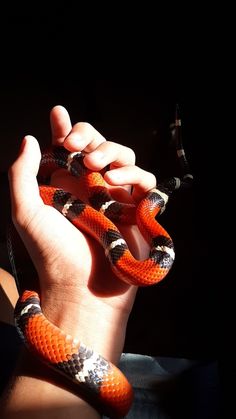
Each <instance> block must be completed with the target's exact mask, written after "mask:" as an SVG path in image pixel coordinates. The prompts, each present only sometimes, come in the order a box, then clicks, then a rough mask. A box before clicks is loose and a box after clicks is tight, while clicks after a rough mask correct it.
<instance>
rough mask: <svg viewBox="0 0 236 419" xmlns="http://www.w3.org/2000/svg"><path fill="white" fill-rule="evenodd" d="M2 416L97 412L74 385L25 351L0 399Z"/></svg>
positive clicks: (91, 417) (24, 418)
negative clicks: (76, 392)
mask: <svg viewBox="0 0 236 419" xmlns="http://www.w3.org/2000/svg"><path fill="white" fill-rule="evenodd" d="M0 412H1V415H0V416H1V418H2V419H15V418H18V419H30V418H34V419H41V418H42V419H45V418H48V419H54V418H55V419H64V418H66V419H74V418H86V419H98V418H100V417H101V416H100V414H99V413H98V411H97V410H95V409H94V408H93V407H92V405H91V404H89V403H88V402H86V401H85V400H84V399H83V398H82V397H80V396H79V395H78V394H75V393H74V390H73V387H72V388H70V387H69V386H68V383H66V382H64V379H61V378H60V377H58V376H57V374H56V373H54V372H53V371H52V370H51V369H49V368H48V367H47V366H44V365H42V364H41V363H40V362H39V361H38V360H36V359H34V358H33V356H31V355H29V354H28V353H26V352H23V355H22V357H21V359H20V360H19V363H18V367H17V370H16V374H15V375H14V377H13V378H12V382H11V383H10V385H9V387H8V389H7V390H6V392H5V394H4V395H3V398H2V402H1V408H0Z"/></svg>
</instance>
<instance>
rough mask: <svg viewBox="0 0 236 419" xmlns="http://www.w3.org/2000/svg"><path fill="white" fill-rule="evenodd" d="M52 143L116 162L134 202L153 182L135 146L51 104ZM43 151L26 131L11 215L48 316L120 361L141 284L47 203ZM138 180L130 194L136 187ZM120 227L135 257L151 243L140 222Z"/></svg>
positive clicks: (112, 177)
mask: <svg viewBox="0 0 236 419" xmlns="http://www.w3.org/2000/svg"><path fill="white" fill-rule="evenodd" d="M50 117H51V128H52V138H53V144H54V145H63V146H64V147H66V148H67V149H68V150H69V151H82V150H83V151H85V152H86V153H87V155H86V157H85V160H84V163H85V165H86V166H87V167H88V168H89V169H92V170H101V169H103V168H104V167H106V166H107V165H108V164H110V170H109V171H108V172H106V174H105V180H106V182H107V186H108V187H109V188H110V189H111V192H112V194H113V196H114V197H115V198H116V197H118V198H120V197H121V196H122V199H123V200H124V199H125V200H126V201H127V202H134V201H138V200H139V199H141V197H142V196H143V195H144V193H145V192H146V191H148V190H150V189H151V188H153V187H155V184H156V179H155V177H154V175H152V174H151V173H149V172H146V171H144V170H142V169H140V168H138V167H137V166H135V154H134V152H133V151H132V150H131V149H130V148H128V147H125V146H122V145H119V144H116V143H113V142H109V141H106V140H105V138H104V137H103V136H102V135H101V134H100V133H99V132H97V131H96V130H95V129H94V128H93V127H92V126H91V125H89V124H87V123H77V124H75V125H74V126H73V127H72V126H71V122H70V117H69V115H68V113H67V111H66V109H65V108H63V107H61V106H56V107H54V108H53V109H52V111H51V115H50ZM40 158H41V153H40V148H39V144H38V142H37V141H36V139H35V138H33V137H31V136H27V137H25V138H24V140H23V142H22V146H21V150H20V154H19V156H18V158H17V160H16V161H15V163H14V164H13V165H12V167H11V168H10V171H9V180H10V189H11V200H12V217H13V221H14V223H15V226H16V228H17V230H18V232H19V234H20V236H21V238H22V240H23V242H24V243H25V245H26V248H27V249H28V252H29V254H30V256H31V258H32V260H33V262H34V264H35V267H36V269H37V272H38V277H39V283H40V292H41V301H42V308H43V311H44V313H45V315H46V317H47V318H48V319H49V320H50V321H52V322H53V323H54V324H56V325H57V326H59V327H60V328H62V329H64V331H65V332H66V333H70V334H71V335H73V336H74V337H77V338H78V339H79V340H81V341H82V342H84V343H85V344H86V345H87V346H91V347H92V348H93V349H95V350H96V351H97V352H99V353H100V354H101V355H103V356H104V357H105V358H107V359H109V360H111V361H112V362H113V363H116V362H117V361H118V359H119V357H120V354H121V351H122V348H123V344H124V337H125V330H126V323H127V320H128V316H129V314H130V311H131V308H132V305H133V302H134V298H135V293H136V287H134V286H129V285H127V284H125V283H123V282H121V281H120V280H119V279H118V278H117V277H116V276H115V275H114V274H113V273H112V271H111V269H110V265H109V263H108V261H107V259H106V258H105V256H104V251H103V249H102V248H101V246H100V245H99V244H98V243H97V242H95V241H94V239H92V238H90V237H89V236H87V235H86V234H84V233H83V232H81V231H79V230H78V229H76V228H75V227H74V226H73V225H72V224H71V223H70V222H69V221H68V220H67V219H65V217H63V215H61V214H60V213H59V212H58V211H57V210H55V209H54V208H52V207H50V206H47V205H44V203H43V202H42V200H41V198H40V195H39V189H38V183H37V180H36V176H37V173H38V168H39V163H40ZM51 182H52V185H53V186H57V187H61V188H63V189H65V190H67V191H69V192H71V193H73V194H74V195H76V190H77V187H78V186H77V179H76V178H75V177H73V176H71V175H70V174H69V173H68V172H65V171H64V170H58V171H57V172H56V173H55V174H54V175H53V177H52V180H51ZM127 185H134V188H133V192H132V194H131V193H130V186H127ZM122 234H123V235H124V238H125V240H126V241H127V243H128V244H129V246H130V249H131V250H132V252H133V254H134V255H135V257H137V258H144V257H147V255H148V251H149V249H148V246H147V244H146V242H145V241H144V239H143V237H142V236H141V234H140V233H139V231H138V229H137V227H136V226H132V227H131V226H126V227H123V228H122Z"/></svg>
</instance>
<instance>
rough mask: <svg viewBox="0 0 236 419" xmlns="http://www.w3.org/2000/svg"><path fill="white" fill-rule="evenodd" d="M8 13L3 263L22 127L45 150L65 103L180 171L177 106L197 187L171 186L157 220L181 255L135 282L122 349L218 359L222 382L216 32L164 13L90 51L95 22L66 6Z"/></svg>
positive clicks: (168, 169) (152, 160)
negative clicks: (159, 276)
mask: <svg viewBox="0 0 236 419" xmlns="http://www.w3.org/2000/svg"><path fill="white" fill-rule="evenodd" d="M62 3H63V2H62ZM6 19H7V22H5V24H4V28H3V35H2V42H1V57H2V77H1V79H0V89H1V94H0V115H1V140H0V141H1V151H0V171H1V196H2V198H1V212H0V214H1V224H0V234H1V246H2V247H1V259H2V260H1V266H2V267H3V268H6V269H10V267H9V262H8V259H7V254H6V249H5V242H4V240H5V227H6V223H7V219H8V214H9V195H8V186H7V176H6V174H7V169H8V167H9V165H10V164H11V163H12V161H13V160H14V158H15V156H16V154H17V151H18V148H19V144H20V141H21V139H22V138H23V136H24V135H26V134H32V135H34V136H35V137H36V138H37V139H38V141H39V142H40V145H41V147H42V148H43V147H44V146H45V145H47V144H49V143H50V125H49V111H50V109H51V108H52V107H53V106H55V105H58V104H60V105H63V106H65V107H66V108H67V110H68V111H69V113H70V115H71V119H72V123H75V122H78V121H87V122H90V123H91V124H92V125H94V126H95V128H96V129H98V130H99V131H100V132H101V133H102V134H103V135H104V136H105V137H106V138H107V139H108V140H111V141H117V142H119V143H122V144H125V145H127V146H130V147H132V148H133V149H134V151H135V152H136V156H137V164H138V165H140V166H141V167H143V168H145V169H147V170H149V171H152V172H154V173H155V175H156V176H157V179H162V178H164V177H166V176H173V175H178V173H177V172H178V170H179V169H178V165H177V163H176V155H175V150H174V148H173V144H172V142H171V137H170V128H169V127H170V124H171V123H173V122H174V115H175V105H176V103H179V105H180V110H181V117H182V128H183V141H184V148H185V151H186V155H187V158H188V160H189V163H190V167H191V170H192V173H193V175H194V184H193V187H192V188H191V189H190V190H185V191H179V192H176V194H174V195H173V196H172V198H171V200H170V202H169V204H168V206H167V209H166V211H165V213H163V215H162V216H161V218H160V222H161V224H162V225H163V226H164V227H165V228H166V229H167V231H168V232H169V233H170V235H171V236H172V238H173V241H174V244H175V249H176V260H175V263H174V266H173V268H172V270H171V271H170V273H169V274H168V276H167V278H166V279H165V280H164V281H163V282H162V283H160V284H159V285H157V286H154V287H151V288H143V289H140V290H139V292H138V295H137V299H136V302H135V305H134V309H133V311H132V314H131V317H130V321H129V324H128V330H127V339H126V344H125V348H124V349H125V351H127V352H136V353H144V354H151V355H154V356H168V357H179V358H183V357H184V358H189V359H199V360H217V362H219V366H220V374H221V375H222V376H224V377H226V381H227V380H228V377H229V373H228V372H229V371H228V368H226V370H225V368H223V369H222V365H223V367H225V366H226V367H228V361H227V359H226V358H225V355H226V354H227V350H228V347H229V346H230V347H231V344H230V341H228V342H227V343H226V344H225V341H227V340H228V339H230V338H229V336H231V335H230V334H228V332H227V331H226V329H225V326H226V323H225V318H224V314H223V310H222V304H224V298H225V293H224V292H223V293H222V288H221V287H220V281H219V278H218V276H219V274H218V264H217V262H218V260H219V259H218V258H219V256H218V254H217V253H216V254H215V255H214V259H212V255H211V254H210V251H211V250H212V230H211V227H210V226H211V225H212V214H214V213H215V204H214V202H213V193H212V191H211V186H212V177H214V176H212V170H213V173H214V169H213V168H212V166H214V164H213V163H214V157H215V149H216V137H217V131H218V127H217V126H216V125H217V124H216V122H215V121H216V119H217V118H220V116H219V107H218V102H217V97H218V93H219V89H220V86H219V83H218V84H217V88H215V87H216V86H215V82H213V80H215V74H214V70H215V68H216V67H215V63H214V58H213V51H214V43H212V37H209V38H205V39H204V42H203V41H202V39H200V31H199V27H201V29H202V26H201V25H204V23H205V22H204V20H203V21H202V22H198V25H197V27H198V30H197V32H196V34H195V35H196V36H194V37H191V38H189V39H186V38H187V37H188V36H190V32H189V27H190V26H191V23H192V21H191V19H188V25H187V26H188V28H186V29H188V31H184V30H183V33H182V34H181V33H180V32H179V31H178V32H176V31H175V30H173V31H172V32H171V35H170V29H171V28H172V29H173V26H172V22H173V21H171V20H167V26H166V27H165V31H164V32H162V33H161V31H160V33H157V32H156V28H157V26H158V25H159V24H160V22H161V17H160V15H159V18H158V20H157V22H155V26H154V25H153V21H152V22H151V24H150V25H149V27H148V32H147V33H146V35H147V38H148V39H143V36H142V35H143V32H142V31H141V32H142V33H141V34H140V32H136V31H134V32H132V30H131V31H130V36H129V37H128V38H127V39H126V40H125V42H124V41H123V42H121V40H120V38H119V35H120V32H121V29H122V25H121V26H119V32H118V33H117V34H116V35H118V36H117V37H115V38H114V39H113V38H112V39H110V40H109V41H110V44H109V42H108V38H109V35H110V31H109V30H110V26H112V25H111V21H110V24H109V27H106V28H105V29H107V30H106V31H105V34H104V38H103V39H102V40H100V39H99V40H98V39H97V36H96V33H95V34H93V35H92V39H93V48H92V49H91V48H90V45H89V46H88V47H87V42H85V41H88V38H89V37H88V31H90V29H91V26H90V25H91V22H88V27H87V32H86V31H81V20H82V17H81V16H80V19H78V15H77V16H76V17H75V16H74V15H73V10H72V8H71V6H68V7H65V6H60V5H59V7H57V9H54V10H53V11H50V13H49V14H46V13H44V12H42V10H39V8H37V7H36V8H35V9H34V10H33V9H32V8H31V9H30V10H28V12H26V9H25V10H24V11H22V9H21V11H20V12H18V14H17V12H16V11H12V12H11V13H9V15H8V16H6ZM3 20H4V16H3ZM177 27H178V25H177ZM150 28H151V29H150ZM175 29H176V27H175ZM167 33H168V34H169V35H170V37H169V38H168V40H167V37H166V35H167ZM104 40H105V41H104ZM6 41H7V42H6ZM85 43H86V47H85ZM203 46H204V48H203ZM101 76H103V77H104V78H102V77H101ZM209 167H211V169H209ZM3 196H4V198H3ZM214 243H215V242H214ZM222 302H223V303H222ZM222 345H223V346H222ZM231 348H232V347H231Z"/></svg>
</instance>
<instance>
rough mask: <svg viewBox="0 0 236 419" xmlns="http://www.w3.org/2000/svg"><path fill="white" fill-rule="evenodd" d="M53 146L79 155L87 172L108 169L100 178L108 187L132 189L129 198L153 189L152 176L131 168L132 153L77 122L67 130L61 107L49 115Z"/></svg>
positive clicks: (137, 198) (65, 111)
mask: <svg viewBox="0 0 236 419" xmlns="http://www.w3.org/2000/svg"><path fill="white" fill-rule="evenodd" d="M50 118H51V126H52V135H53V144H57V145H62V144H63V146H64V147H65V148H67V149H68V150H69V151H71V152H73V151H83V152H85V153H87V154H86V155H85V158H84V163H85V165H86V166H87V167H88V168H89V169H90V170H95V171H100V170H102V169H104V168H105V167H107V166H108V165H109V166H110V170H109V171H107V172H106V174H105V176H104V178H105V180H106V182H107V183H108V184H110V185H111V186H123V187H125V189H127V190H129V186H128V185H132V186H133V192H132V197H133V198H134V199H135V200H139V199H141V197H142V196H143V194H144V193H145V192H147V191H149V190H150V189H152V188H155V187H156V178H155V176H154V175H153V174H152V173H150V172H147V171H145V170H143V169H141V168H139V167H138V166H135V160H136V156H135V153H134V151H133V150H132V149H131V148H129V147H126V146H124V145H121V144H117V143H115V142H112V141H106V139H105V138H104V137H103V136H102V135H101V134H100V133H99V132H98V131H97V130H96V129H95V128H94V127H93V126H92V125H91V124H89V123H87V122H79V123H77V124H75V125H74V126H73V127H71V121H70V117H69V114H68V112H67V110H66V109H65V108H63V107H62V106H55V107H54V108H53V109H52V111H51V115H50Z"/></svg>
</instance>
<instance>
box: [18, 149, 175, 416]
mask: <svg viewBox="0 0 236 419" xmlns="http://www.w3.org/2000/svg"><path fill="white" fill-rule="evenodd" d="M58 168H64V169H66V170H68V171H69V172H70V173H72V174H73V175H75V176H80V177H85V178H86V184H87V185H88V186H89V187H88V191H89V196H88V201H89V204H87V203H84V202H83V201H81V200H80V199H78V198H77V197H74V196H72V195H71V194H70V193H68V192H66V191H64V190H62V189H58V188H54V187H52V186H50V185H48V184H41V185H40V186H39V188H40V194H41V197H42V199H43V201H44V203H45V204H47V205H51V206H53V207H54V208H56V209H57V210H58V211H60V212H61V213H62V214H63V215H64V216H65V217H67V218H68V219H69V220H70V221H71V222H72V223H73V224H74V225H75V226H76V227H77V228H79V229H81V230H82V231H84V232H86V233H89V234H91V235H92V237H94V238H95V239H96V240H98V242H99V243H100V244H101V246H102V247H103V248H104V252H105V255H106V257H107V258H108V259H109V262H110V264H111V268H112V270H113V271H114V272H115V274H116V275H117V276H118V278H120V279H121V280H122V281H125V282H126V283H128V284H132V285H137V286H149V285H153V284H156V283H158V282H159V281H161V280H162V279H163V278H164V277H165V276H166V275H167V273H168V272H169V270H170V268H171V266H172V264H173V261H174V257H175V252H174V246H173V242H172V239H171V237H170V235H169V234H168V233H167V232H166V230H165V229H164V228H163V227H162V226H161V225H160V224H159V223H158V222H157V220H156V216H157V215H158V214H159V213H161V212H162V211H163V210H164V209H165V206H166V203H167V201H168V197H169V195H170V193H171V192H172V191H173V190H174V189H176V188H178V187H179V186H180V180H179V179H178V178H171V179H169V180H168V181H167V182H164V183H163V184H161V185H158V187H157V188H156V189H152V190H151V191H149V192H148V193H147V194H146V196H145V197H144V198H143V199H142V200H141V202H140V203H139V204H138V205H137V206H135V205H130V204H129V205H125V204H121V203H118V202H116V201H114V200H113V199H112V196H110V193H109V191H108V190H107V189H106V187H105V186H104V185H105V183H104V180H103V176H102V174H101V173H97V172H92V171H90V170H88V169H87V168H86V167H85V166H84V164H83V153H80V152H78V153H69V152H68V151H67V150H66V149H64V148H63V147H54V148H52V149H50V150H48V151H45V152H44V153H43V154H42V160H41V165H40V172H39V175H40V176H41V179H42V174H43V180H44V182H46V178H48V177H50V175H51V173H52V172H53V171H54V170H57V169H58ZM116 222H125V223H136V224H137V225H138V227H139V229H140V231H141V232H142V234H143V235H144V237H145V239H146V240H147V241H148V243H149V244H150V249H151V250H150V254H149V257H148V258H147V259H146V260H136V259H135V258H134V257H133V255H132V254H131V252H130V251H129V248H128V245H127V243H126V241H125V240H124V238H123V237H122V235H121V233H120V232H119V230H118V228H117V227H116V225H115V223H116ZM15 321H16V326H17V329H18V332H19V334H20V336H21V337H22V339H23V341H24V342H25V344H26V346H28V348H29V349H30V350H32V351H33V352H34V353H36V354H37V355H38V356H39V358H40V359H41V360H42V361H43V362H46V363H47V364H48V365H49V366H50V367H51V368H53V369H54V370H57V371H58V372H60V373H62V374H63V375H66V376H67V378H69V379H70V380H72V381H73V382H75V383H77V384H78V385H79V386H80V387H81V388H82V389H83V388H84V389H85V390H86V391H88V392H89V393H91V395H92V397H94V398H95V399H97V400H98V401H99V402H101V404H102V405H103V406H104V411H105V412H108V413H109V414H110V415H111V416H112V417H113V416H114V417H123V416H125V415H126V414H127V412H128V411H129V409H130V406H131V404H132V400H133V390H132V387H131V385H130V384H129V382H128V381H127V379H126V377H125V376H124V375H123V374H122V372H121V371H120V370H119V369H118V368H117V367H116V366H114V365H113V364H111V363H110V362H108V361H107V360H105V359H104V358H102V357H101V356H100V355H99V354H97V353H95V352H94V351H93V350H92V349H90V348H88V347H86V346H85V345H84V344H83V343H81V342H78V341H77V340H75V339H73V338H72V337H71V336H68V335H66V334H65V333H64V332H63V331H62V330H60V329H59V328H57V327H56V326H55V325H53V324H52V323H50V322H49V321H48V320H47V319H46V318H45V316H44V314H43V313H42V310H41V307H40V297H39V295H38V294H37V293H36V292H35V291H30V290H25V291H24V292H23V293H22V295H21V296H20V298H19V300H18V302H17V305H16V308H15Z"/></svg>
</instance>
